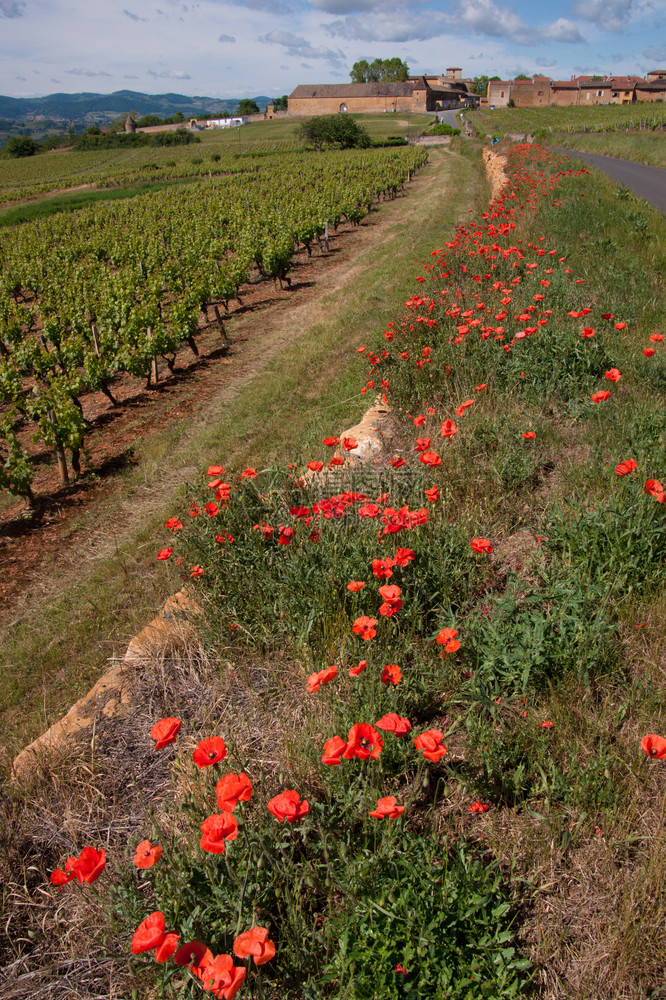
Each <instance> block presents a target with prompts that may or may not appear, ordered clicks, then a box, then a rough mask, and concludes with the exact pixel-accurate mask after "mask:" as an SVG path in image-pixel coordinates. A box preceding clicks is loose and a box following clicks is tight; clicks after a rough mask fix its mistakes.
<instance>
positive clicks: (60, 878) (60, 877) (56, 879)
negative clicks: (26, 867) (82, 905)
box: [50, 868, 76, 892]
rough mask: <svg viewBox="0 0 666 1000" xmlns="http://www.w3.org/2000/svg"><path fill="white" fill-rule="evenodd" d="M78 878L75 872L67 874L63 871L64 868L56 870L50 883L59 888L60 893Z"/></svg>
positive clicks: (52, 873)
mask: <svg viewBox="0 0 666 1000" xmlns="http://www.w3.org/2000/svg"><path fill="white" fill-rule="evenodd" d="M75 878H76V875H75V874H74V872H69V874H67V873H66V872H64V871H63V870H62V868H55V869H54V870H53V871H52V872H51V876H50V881H51V885H57V886H58V892H60V890H61V889H62V887H63V885H67V883H68V882H72V881H73V880H74V879H75Z"/></svg>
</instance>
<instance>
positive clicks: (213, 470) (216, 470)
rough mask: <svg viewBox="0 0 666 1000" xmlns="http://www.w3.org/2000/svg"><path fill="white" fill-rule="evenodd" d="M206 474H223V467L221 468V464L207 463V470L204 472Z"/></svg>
mask: <svg viewBox="0 0 666 1000" xmlns="http://www.w3.org/2000/svg"><path fill="white" fill-rule="evenodd" d="M206 475H207V476H223V475H224V469H223V468H222V466H221V465H209V466H208V472H207V473H206Z"/></svg>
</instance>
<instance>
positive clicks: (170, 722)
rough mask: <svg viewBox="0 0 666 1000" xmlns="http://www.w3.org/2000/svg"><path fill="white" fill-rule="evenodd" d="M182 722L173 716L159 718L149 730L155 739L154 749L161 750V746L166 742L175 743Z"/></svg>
mask: <svg viewBox="0 0 666 1000" xmlns="http://www.w3.org/2000/svg"><path fill="white" fill-rule="evenodd" d="M182 724H183V723H182V722H181V721H180V719H176V718H174V717H173V716H169V717H168V718H166V719H160V721H159V722H156V723H155V725H154V726H153V728H152V729H151V730H150V735H151V736H152V738H153V739H154V740H157V742H156V744H155V749H156V750H161V749H162V747H165V746H167V744H168V743H175V742H176V736H177V735H178V733H179V732H180V727H181V726H182Z"/></svg>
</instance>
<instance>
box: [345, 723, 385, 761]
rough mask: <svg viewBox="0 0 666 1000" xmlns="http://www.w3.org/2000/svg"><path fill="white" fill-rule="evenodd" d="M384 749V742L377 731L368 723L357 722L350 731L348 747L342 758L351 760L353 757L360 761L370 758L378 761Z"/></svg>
mask: <svg viewBox="0 0 666 1000" xmlns="http://www.w3.org/2000/svg"><path fill="white" fill-rule="evenodd" d="M383 747H384V741H383V740H382V738H381V736H380V735H379V733H378V732H377V730H376V729H373V727H372V726H371V725H370V724H369V723H367V722H357V723H355V724H354V725H353V726H352V727H351V729H350V730H349V739H348V740H347V746H346V747H345V749H344V750H343V752H342V754H341V756H342V757H344V758H345V760H351V758H352V757H358V758H359V760H368V759H369V758H371V759H372V760H377V758H378V757H379V755H380V753H381V752H382V749H383Z"/></svg>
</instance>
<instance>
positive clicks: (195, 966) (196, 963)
mask: <svg viewBox="0 0 666 1000" xmlns="http://www.w3.org/2000/svg"><path fill="white" fill-rule="evenodd" d="M212 958H213V953H212V951H211V950H210V948H207V947H206V945H205V944H203V943H202V942H201V941H187V942H186V943H185V944H181V945H180V946H179V947H178V948H177V949H176V951H175V953H174V956H173V960H174V962H175V963H176V965H186V966H187V968H188V969H189V970H190V972H193V973H194V975H195V976H199V978H201V972H202V969H203V967H204V965H206V964H207V963H208V962H209V961H211V960H212Z"/></svg>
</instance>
